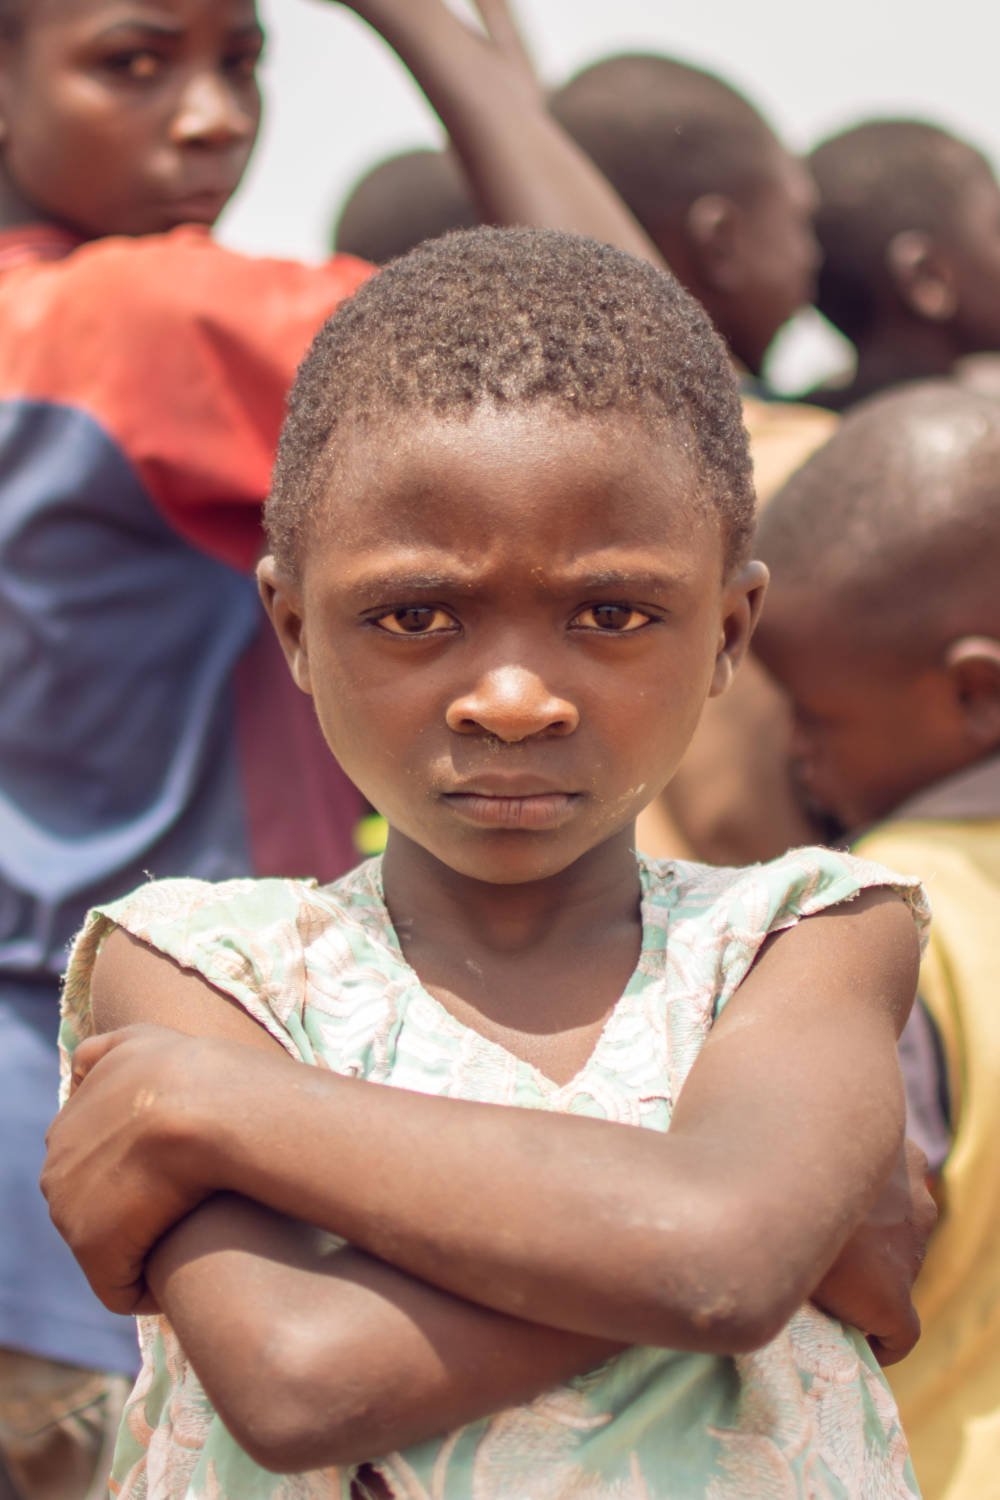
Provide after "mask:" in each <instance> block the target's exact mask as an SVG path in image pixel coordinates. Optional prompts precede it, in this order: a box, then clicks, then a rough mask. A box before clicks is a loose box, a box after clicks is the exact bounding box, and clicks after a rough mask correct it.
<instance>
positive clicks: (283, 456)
mask: <svg viewBox="0 0 1000 1500" xmlns="http://www.w3.org/2000/svg"><path fill="white" fill-rule="evenodd" d="M538 403H549V404H550V405H551V406H552V407H553V408H556V409H558V410H559V411H560V412H562V413H571V414H575V415H580V416H587V417H606V416H609V415H619V414H620V415H628V416H632V417H637V418H639V419H640V420H642V421H645V422H650V423H655V424H658V425H666V426H668V427H670V428H671V429H672V431H673V433H674V434H675V439H676V442H677V444H678V445H679V446H681V447H683V448H684V449H686V450H687V451H688V452H689V453H690V455H691V458H692V467H693V468H694V470H695V472H696V473H697V474H698V475H699V476H700V479H701V484H700V486H699V489H700V495H699V496H692V499H693V500H698V499H700V500H702V501H703V502H704V503H707V504H708V505H710V506H711V507H712V508H713V509H714V510H715V511H716V512H717V514H718V516H719V521H720V525H721V528H722V532H723V539H724V547H725V558H726V564H727V566H731V565H733V564H734V563H736V562H738V561H740V560H742V559H743V558H745V556H746V553H747V550H748V547H749V544H750V539H751V537H752V534H753V526H754V489H753V478H752V471H751V466H750V458H749V453H748V449H747V438H746V432H745V430H744V427H743V419H742V410H741V405H740V399H739V392H738V388H737V383H736V380H735V377H734V375H733V371H732V367H731V365H730V362H729V358H728V356H727V353H726V349H725V346H724V345H723V343H722V341H721V340H720V339H719V337H718V335H717V334H716V333H715V331H714V329H713V328H712V326H711V324H710V322H709V320H708V318H707V316H706V314H705V313H704V312H703V311H702V309H701V308H700V307H699V306H698V304H697V303H696V302H695V301H694V300H693V298H691V297H689V296H688V294H687V293H686V292H685V291H684V290H683V289H682V288H681V287H680V285H679V284H678V282H677V281H676V280H675V278H674V277H673V276H671V275H670V274H669V273H668V272H666V271H662V270H658V269H657V268H656V267H655V266H652V265H650V264H647V263H646V262H644V261H640V260H637V259H635V258H634V257H632V256H630V255H626V254H624V253H622V252H621V251H618V250H614V249H612V248H610V247H609V246H607V245H600V244H597V243H596V242H594V241H591V240H587V239H584V238H581V237H579V236H576V235H569V234H561V233H557V232H555V231H548V230H520V229H513V230H510V229H508V230H501V229H476V230H470V231H467V232H460V233H456V234H452V235H447V236H445V238H443V239H440V240H436V241H434V242H432V243H430V244H426V245H422V246H421V247H419V248H418V249H417V250H415V251H414V252H413V253H412V254H410V255H408V256H406V257H405V258H404V259H402V260H399V261H396V262H395V263H394V264H393V265H391V266H390V267H388V269H387V270H385V271H383V272H382V273H381V274H380V275H379V276H377V277H375V278H373V279H372V280H371V281H370V282H368V283H367V284H366V285H365V286H364V287H362V289H361V291H360V292H358V293H357V294H356V295H355V296H354V297H353V298H352V299H351V300H350V301H349V302H347V303H345V304H343V306H342V307H341V308H340V309H339V310H338V311H337V312H336V313H335V314H334V316H333V317H332V318H331V319H330V320H329V321H328V322H327V324H326V325H325V327H324V328H323V329H322V330H321V332H320V334H319V335H318V337H317V338H316V341H315V343H314V344H313V347H312V350H311V352H310V354H309V355H308V357H307V359H306V360H305V362H304V363H303V365H302V368H301V370H300V371H299V375H298V379H297V380H296V383H295V387H294V389H293V391H292V395H291V398H290V402H289V411H288V417H287V420H286V423H285V428H284V432H283V434H282V438H281V444H280V448H279V453H278V461H277V466H276V469H275V474H274V483H273V489H272V494H271V498H270V500H269V502H268V505H267V511H266V524H267V531H268V537H269V541H270V545H271V548H272V551H273V552H274V555H275V557H276V558H277V559H278V561H279V563H280V564H281V565H282V566H284V567H286V568H288V569H290V570H291V571H293V572H294V571H295V569H296V567H297V566H298V564H299V563H300V561H301V556H302V548H303V545H304V542H305V540H306V539H307V537H308V533H309V529H310V525H311V521H312V518H313V516H314V515H315V514H316V513H317V512H318V510H319V509H320V507H321V505H322V498H323V490H324V487H325V484H326V482H327V481H328V479H329V477H330V469H331V466H332V464H333V463H334V461H335V445H336V441H337V436H338V430H340V431H342V430H343V428H344V426H345V425H346V424H348V423H350V424H351V425H352V426H353V425H357V424H365V423H369V422H374V421H380V420H381V421H384V420H385V419H387V418H389V419H392V418H395V417H397V416H398V415H399V414H401V413H403V412H426V413H429V414H432V415H434V416H440V417H448V418H452V417H458V418H461V417H463V416H469V415H471V414H472V413H473V412H474V411H475V410H476V409H477V408H480V407H482V406H484V405H485V406H489V405H492V406H494V407H497V408H508V409H518V408H524V407H527V406H533V405H536V404H538Z"/></svg>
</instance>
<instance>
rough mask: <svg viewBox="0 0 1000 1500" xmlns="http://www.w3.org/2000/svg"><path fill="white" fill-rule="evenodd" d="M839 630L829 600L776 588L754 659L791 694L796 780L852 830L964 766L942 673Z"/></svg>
mask: <svg viewBox="0 0 1000 1500" xmlns="http://www.w3.org/2000/svg"><path fill="white" fill-rule="evenodd" d="M860 637H861V633H860V632H859V631H856V630H852V628H851V626H850V624H849V623H848V624H845V622H844V620H843V617H842V614H841V613H840V612H839V611H838V610H837V608H836V607H835V605H834V603H833V601H830V603H829V604H828V605H826V604H824V603H823V602H817V600H816V599H815V597H814V596H813V595H812V593H811V592H810V593H807V592H806V591H804V590H796V589H793V588H785V587H782V585H781V582H780V579H779V581H778V582H777V583H776V584H774V585H772V589H771V591H770V592H769V595H768V601H767V608H766V610H765V612H764V617H763V619H762V621H761V624H760V629H759V630H758V632H757V635H756V637H755V641H754V650H755V653H756V655H757V656H758V657H759V658H760V660H761V661H762V662H763V664H764V666H765V667H766V668H767V670H768V672H770V673H771V675H772V676H773V677H774V678H775V679H776V680H777V682H778V683H779V685H780V686H781V687H782V688H783V689H784V690H785V692H786V693H787V694H788V696H789V699H790V700H791V706H792V711H793V725H794V727H793V732H792V746H791V754H792V761H793V767H794V770H795V775H796V779H797V781H798V783H799V785H800V787H801V789H802V792H803V794H804V796H805V798H806V799H807V800H808V801H809V803H810V804H812V805H813V806H814V807H815V808H816V809H817V810H819V811H822V812H824V813H827V814H830V815H832V816H833V817H834V818H836V819H837V821H838V822H839V823H840V824H841V826H842V827H844V828H845V829H847V830H849V831H858V830H860V829H861V828H863V827H865V826H866V825H868V824H870V823H872V822H874V821H876V820H877V819H879V818H882V817H884V816H886V815H888V814H889V813H891V812H893V811H894V810H895V809H896V808H897V807H899V806H900V805H901V804H902V803H903V802H905V801H906V800H907V798H909V797H911V796H913V795H915V794H916V793H917V792H918V791H920V790H922V789H923V788H924V787H927V786H930V785H932V784H933V783H934V782H935V781H938V780H940V779H941V778H942V777H944V776H947V775H950V774H951V773H952V772H953V771H956V770H958V769H959V768H960V767H961V765H962V764H963V763H965V762H967V760H968V759H969V750H968V741H967V738H966V732H965V725H964V722H963V719H962V715H961V712H960V707H959V705H958V703H957V702H956V698H955V691H954V686H953V684H952V682H951V679H950V678H949V676H948V673H947V672H946V671H944V670H943V668H942V669H937V668H935V667H934V665H933V664H931V665H929V666H928V667H927V668H926V669H924V670H920V669H918V668H917V667H915V666H914V665H913V664H912V662H911V663H907V662H905V661H902V660H900V659H898V658H896V657H894V656H893V654H892V653H891V652H890V651H888V650H881V651H880V650H879V649H878V647H877V644H876V645H874V646H873V644H872V643H871V642H869V641H865V640H863V639H861V638H860Z"/></svg>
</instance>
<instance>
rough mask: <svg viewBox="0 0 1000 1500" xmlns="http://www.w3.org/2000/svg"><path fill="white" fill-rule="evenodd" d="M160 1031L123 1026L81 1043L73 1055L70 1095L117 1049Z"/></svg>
mask: <svg viewBox="0 0 1000 1500" xmlns="http://www.w3.org/2000/svg"><path fill="white" fill-rule="evenodd" d="M158 1029H159V1028H158V1027H153V1026H123V1027H121V1028H120V1030H118V1031H107V1032H105V1033H104V1035H103V1036H92V1037H88V1038H87V1040H86V1041H85V1042H81V1043H80V1045H79V1046H78V1047H77V1049H76V1051H75V1052H74V1053H73V1069H72V1073H71V1076H70V1090H69V1091H70V1095H71V1096H72V1095H73V1093H74V1092H75V1091H76V1090H77V1089H78V1088H79V1086H80V1084H81V1083H82V1082H83V1080H84V1079H85V1078H86V1077H87V1075H88V1074H89V1073H92V1072H93V1071H94V1069H95V1068H96V1067H97V1064H98V1063H99V1062H101V1061H102V1060H103V1059H104V1058H105V1057H107V1056H108V1055H109V1054H110V1053H112V1052H114V1051H115V1049H116V1048H118V1047H120V1046H122V1044H123V1043H124V1042H129V1041H132V1040H133V1039H134V1038H135V1037H136V1036H137V1035H139V1034H140V1033H143V1032H149V1031H156V1030H158Z"/></svg>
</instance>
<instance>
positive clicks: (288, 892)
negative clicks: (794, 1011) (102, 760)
mask: <svg viewBox="0 0 1000 1500" xmlns="http://www.w3.org/2000/svg"><path fill="white" fill-rule="evenodd" d="M639 870H640V877H641V883H642V945H641V954H640V958H639V961H638V964H637V967H636V969H635V972H634V974H633V975H632V978H631V980H630V981H629V983H628V985H627V986H626V989H625V991H624V993H623V995H622V996H621V999H620V1000H619V1001H618V1003H617V1004H616V1006H615V1007H614V1009H613V1011H612V1013H611V1015H610V1016H609V1018H608V1021H607V1023H606V1026H605V1028H604V1031H603V1033H602V1035H601V1036H600V1038H599V1040H598V1042H597V1045H596V1047H595V1049H594V1052H593V1054H592V1056H591V1057H590V1059H589V1061H588V1062H587V1063H586V1064H585V1065H584V1067H583V1068H582V1069H581V1070H580V1072H579V1073H578V1074H577V1076H576V1077H575V1078H574V1079H572V1080H571V1081H570V1082H569V1083H567V1084H565V1085H563V1086H559V1085H557V1084H555V1083H553V1082H552V1081H550V1080H549V1079H547V1078H546V1077H545V1076H544V1075H543V1074H541V1073H540V1072H539V1071H538V1070H537V1069H536V1068H534V1067H533V1066H532V1065H531V1064H529V1063H527V1062H523V1061H521V1060H520V1059H518V1058H516V1057H514V1056H512V1055H511V1054H510V1053H508V1052H507V1051H505V1050H504V1049H503V1048H502V1047H501V1046H499V1045H498V1044H497V1043H495V1042H493V1041H490V1040H487V1039H486V1038H485V1037H482V1036H480V1035H479V1034H478V1033H477V1032H475V1031H472V1030H470V1029H469V1028H468V1027H466V1026H464V1025H462V1024H461V1023H460V1022H459V1021H457V1020H456V1019H455V1018H454V1017H453V1016H452V1015H451V1014H450V1013H449V1012H448V1011H447V1010H445V1008H444V1007H443V1006H442V1005H441V1004H440V1003H439V1002H438V1001H437V1000H436V999H434V997H433V996H431V995H430V994H429V993H428V992H427V991H426V990H424V989H423V988H422V986H421V984H420V982H419V980H418V979H417V976H416V974H415V973H414V971H413V970H412V969H411V968H410V967H409V965H408V964H407V963H406V961H405V959H404V957H403V955H402V952H401V950H400V947H399V943H398V941H397V938H396V934H395V932H394V930H393V927H392V923H391V921H390V918H389V915H388V912H387V910H386V907H385V902H384V900H383V895H382V886H381V866H380V862H379V861H377V860H373V861H370V862H369V863H368V864H366V865H362V866H361V867H360V868H359V869H357V870H355V871H352V872H351V874H349V875H347V876H346V877H344V878H343V879H341V880H340V881H338V882H336V883H335V884H333V885H329V886H325V887H319V886H317V885H315V884H313V883H309V882H305V881H290V880H258V881H253V880H237V881H228V882H226V883H224V884H220V885H212V884H208V883H206V882H201V881H195V880H169V881H161V882H155V883H152V884H150V885H148V886H146V887H144V888H143V889H141V890H139V891H137V892H136V893H135V894H134V895H132V896H130V897H128V898H126V899H125V900H124V901H120V902H117V903H115V904H114V905H113V906H108V907H106V908H103V909H101V910H98V911H95V912H93V913H91V916H90V918H89V920H88V923H87V925H86V927H85V928H84V930H83V932H82V933H81V934H80V937H79V938H78V940H77V943H76V945H75V949H74V952H73V955H72V959H71V963H70V969H69V974H68V977H67V982H66V990H65V997H64V1018H63V1032H62V1040H63V1047H64V1055H65V1058H66V1059H67V1060H68V1057H69V1056H70V1055H71V1054H72V1052H73V1049H74V1047H75V1046H76V1044H77V1043H78V1042H79V1041H80V1040H81V1039H83V1038H84V1037H86V1036H87V1035H89V1034H90V1033H91V1031H92V1023H91V1018H90V1000H89V986H90V975H91V972H92V969H93V964H94V960H95V958H96V956H97V953H98V951H99V948H100V944H101V942H102V941H103V939H104V937H105V936H106V934H107V933H108V932H109V931H110V930H111V928H112V927H113V926H115V925H117V926H120V927H123V928H124V929H125V930H126V931H128V932H130V933H131V934H133V935H134V936H135V937H137V938H139V939H141V940H142V941H144V942H146V943H147V944H149V945H150V946H151V947H152V948H154V949H156V950H158V951H159V952H162V953H164V954H167V955H169V956H170V957H171V958H172V959H174V960H175V961H176V962H177V963H179V964H180V965H182V966H183V967H184V968H187V969H191V970H194V971H195V972H197V973H198V974H200V975H202V976H203V977H204V978H205V979H206V980H208V981H209V982H210V983H211V984H213V985H215V986H216V987H217V988H219V989H221V990H223V991H225V992H226V993H227V994H228V995H230V996H232V997H233V999H234V1000H236V1001H237V1003H238V1004H240V1005H241V1006H242V1007H243V1008H244V1009H245V1010H246V1011H247V1012H248V1013H249V1014H250V1015H252V1016H254V1017H255V1018H256V1019H257V1020H258V1021H260V1022H261V1023H262V1024H263V1025H264V1026H265V1027H266V1028H267V1030H268V1031H269V1032H270V1033H271V1034H272V1035H273V1036H274V1037H276V1038H277V1040H278V1041H279V1042H280V1043H281V1045H282V1046H283V1047H284V1048H285V1049H286V1051H288V1052H289V1053H290V1054H291V1055H292V1056H293V1057H296V1058H299V1059H301V1060H302V1061H303V1062H305V1063H308V1064H311V1065H313V1066H317V1067H324V1068H328V1069H331V1070H333V1071H335V1072H337V1073H341V1074H344V1075H347V1076H351V1077H360V1078H367V1079H370V1080H373V1081H376V1082H379V1083H383V1084H388V1085H391V1086H398V1087H402V1088H408V1089H415V1090H418V1091H421V1092H424V1093H430V1094H438V1095H444V1096H449V1097H453V1098H462V1099H475V1100H483V1101H489V1102H491V1103H499V1104H507V1105H511V1106H517V1107H521V1108H531V1109H551V1110H562V1111H567V1112H569V1113H579V1114H585V1115H591V1116H595V1117H597V1118H600V1119H606V1120H614V1121H619V1122H621V1123H623V1124H629V1125H637V1126H642V1127H644V1128H646V1129H649V1130H666V1129H668V1128H669V1125H670V1117H671V1113H672V1109H673V1105H674V1101H675V1100H676V1098H677V1096H678V1093H679V1092H680V1089H681V1088H682V1086H683V1084H684V1080H685V1078H686V1077H687V1074H688V1072H689V1070H690V1068H691V1066H692V1064H693V1063H694V1061H695V1059H696V1058H697V1056H698V1053H699V1051H700V1050H701V1047H702V1046H703V1044H704V1042H705V1039H706V1037H707V1035H708V1032H709V1029H710V1028H711V1026H712V1023H713V1020H714V1018H715V1017H716V1016H717V1015H718V1014H719V1012H720V1011H721V1009H722V1008H723V1006H725V1004H726V1003H727V1001H728V1000H729V999H730V997H731V996H732V994H733V993H734V992H735V990H736V988H737V987H738V985H739V984H740V981H741V980H742V979H743V978H744V976H745V975H746V973H747V971H748V969H749V967H750V965H751V964H752V962H753V959H754V957H755V955H756V954H757V952H758V951H759V949H760V947H761V945H762V943H763V942H764V940H765V939H766V937H767V936H768V934H769V933H772V932H776V931H779V930H781V929H782V928H786V927H789V926H791V925H792V924H794V923H795V922H796V921H797V920H798V919H799V918H800V917H804V916H808V915H810V914H813V913H815V912H819V911H823V910H825V909H827V908H829V907H831V906H835V905H837V904H838V903H841V902H845V901H850V900H851V899H852V898H853V897H855V896H856V895H857V894H858V893H859V892H860V891H862V890H864V889H867V888H872V887H879V886H890V887H893V888H894V889H896V890H897V891H899V893H900V894H901V895H902V896H903V898H904V899H905V900H906V901H907V902H908V903H909V905H910V907H911V909H912V911H913V913H914V917H915V920H916V921H917V923H918V925H919V926H920V927H921V928H923V927H925V925H926V921H927V911H926V905H925V901H924V898H923V894H922V892H921V889H920V886H919V885H918V884H917V882H916V881H911V880H906V879H905V878H901V877H898V876H895V875H892V874H890V873H889V872H887V871H886V870H884V869H882V868H881V867H880V866H878V865H873V864H869V863H866V862H864V861H861V860H858V859H855V858H852V857H850V856H847V855H841V854H836V853H832V852H830V851H826V850H819V849H807V850H798V851H795V852H793V853H791V854H789V855H785V856H783V857H782V858H781V859H779V860H776V861H774V862H772V863H771V864H768V865H759V866H754V867H752V868H750V869H747V870H724V869H715V868H709V867H707V866H700V865H694V864H685V863H666V862H664V863H661V862H655V861H647V860H643V859H640V861H639ZM139 1322H140V1342H141V1347H142V1355H143V1367H142V1373H141V1374H140V1377H139V1380H138V1383H137V1385H136V1388H135V1391H134V1393H133V1395H132V1397H131V1400H130V1402H129V1404H128V1407H127V1409H126V1415H125V1419H124V1423H123V1426H122V1431H121V1436H120V1439H119V1443H118V1449H117V1454H116V1458H115V1466H114V1478H113V1481H112V1494H113V1495H114V1496H116V1497H117V1500H334V1497H345V1500H346V1497H348V1496H349V1495H350V1492H351V1485H352V1482H353V1479H354V1477H355V1474H356V1472H357V1471H356V1470H354V1469H347V1468H340V1469H332V1468H331V1469H325V1470H322V1471H314V1472H312V1473H308V1474H300V1475H294V1476H280V1475H274V1474H271V1473H269V1472H267V1471H265V1470H264V1469H262V1468H260V1467H258V1466H257V1465H256V1464H254V1463H253V1462H252V1461H251V1459H250V1458H249V1457H248V1456H247V1455H246V1454H245V1453H244V1452H243V1451H242V1450H241V1449H240V1448H239V1447H238V1446H237V1444H236V1443H235V1442H234V1440H233V1439H232V1438H231V1437H230V1436H229V1434H228V1432H227V1431H226V1429H225V1428H224V1426H223V1425H222V1422H221V1420H220V1419H219V1417H218V1416H217V1415H216V1413H215V1411H214V1409H213V1408H212V1406H211V1404H210V1402H209V1400H208V1398H207V1396H206V1395H205V1393H204V1391H203V1389H202V1387H201V1386H200V1384H199V1382H198V1380H197V1377H196V1376H195V1374H194V1372H193V1370H192V1369H191V1366H190V1365H189V1364H188V1362H187V1360H186V1359H185V1356H184V1353H183V1350H182V1349H181V1347H180V1344H179V1343H178V1341H177V1338H176V1336H175V1335H174V1333H173V1331H172V1329H171V1327H170V1325H169V1323H168V1322H167V1321H166V1319H164V1318H142V1319H140V1320H139ZM248 1378H252V1376H250V1375H249V1372H248ZM373 1458H375V1460H376V1461H375V1463H374V1465H373V1467H374V1468H375V1469H376V1470H377V1471H378V1472H379V1474H381V1476H382V1477H383V1479H384V1481H385V1484H386V1486H387V1488H388V1490H389V1492H390V1494H391V1495H392V1496H393V1497H397V1500H786V1497H787V1500H896V1497H912V1496H916V1495H918V1494H919V1491H918V1489H917V1486H916V1483H915V1480H914V1478H913V1473H912V1469H911V1466H910V1462H909V1457H908V1452H907V1445H906V1440H905V1438H904V1436H903V1433H902V1430H901V1428H900V1425H899V1419H898V1416H897V1413H896V1408H895V1404H894V1402H893V1398H892V1396H891V1394H890V1392H889V1388H888V1386H887V1384H886V1382H885V1380H884V1378H883V1376H882V1374H881V1372H880V1370H879V1368H878V1365H877V1364H876V1362H875V1360H874V1358H873V1356H872V1355H871V1353H870V1351H869V1350H868V1347H867V1344H866V1343H865V1340H864V1339H863V1338H862V1337H861V1335H860V1334H858V1333H856V1332H855V1331H853V1330H850V1329H846V1328H844V1327H843V1326H842V1325H841V1324H839V1323H837V1322H835V1321H833V1320H832V1319H830V1318H828V1317H826V1316H825V1315H824V1314H823V1313H820V1312H819V1311H818V1310H817V1309H815V1308H813V1307H811V1306H806V1307H804V1308H802V1309H801V1310H800V1311H799V1312H798V1313H796V1315H795V1316H794V1317H793V1318H792V1320H791V1321H790V1323H789V1324H788V1326H787V1327H786V1328H785V1329H784V1331H783V1332H782V1333H781V1334H780V1335H779V1336H778V1337H777V1338H776V1339H775V1340H774V1341H773V1342H772V1343H770V1344H768V1345H767V1346H766V1347H764V1348H763V1349H760V1350H758V1351H756V1352H754V1353H752V1354H746V1355H739V1356H737V1357H735V1358H725V1357H720V1356H715V1355H708V1354H689V1353H678V1352H676V1351H672V1350H668V1349H651V1348H634V1349H630V1350H627V1351H626V1352H624V1353H623V1354H621V1355H618V1356H616V1357H615V1358H613V1359H611V1360H609V1361H607V1362H606V1363H605V1364H604V1365H602V1366H601V1367H599V1368H598V1369H596V1370H594V1371H592V1372H590V1373H588V1374H586V1375H584V1376H582V1377H579V1378H577V1379H574V1380H570V1381H568V1382H567V1383H566V1384H565V1385H563V1386H560V1387H559V1388H557V1389H554V1390H552V1391H551V1392H549V1393H547V1394H545V1395H543V1396H542V1397H540V1398H539V1399H537V1400H535V1401H533V1402H531V1403H530V1404H528V1405H525V1406H522V1407H516V1408H512V1409H510V1410H507V1411H504V1412H501V1413H499V1414H498V1415H496V1416H493V1417H491V1418H487V1419H484V1420H482V1421H479V1422H475V1423H472V1424H471V1425H469V1426H467V1427H465V1428H462V1429H461V1430H460V1431H457V1432H453V1433H450V1434H448V1435H447V1436H445V1437H444V1438H441V1439H435V1440H433V1441H428V1442H425V1443H422V1444H420V1445H418V1446H416V1447H413V1448H410V1449H408V1450H407V1451H406V1452H403V1453H394V1454H391V1455H389V1456H387V1457H379V1456H377V1455H373Z"/></svg>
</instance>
